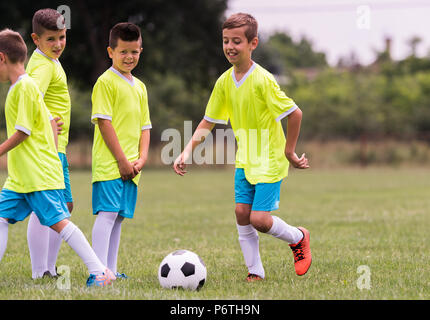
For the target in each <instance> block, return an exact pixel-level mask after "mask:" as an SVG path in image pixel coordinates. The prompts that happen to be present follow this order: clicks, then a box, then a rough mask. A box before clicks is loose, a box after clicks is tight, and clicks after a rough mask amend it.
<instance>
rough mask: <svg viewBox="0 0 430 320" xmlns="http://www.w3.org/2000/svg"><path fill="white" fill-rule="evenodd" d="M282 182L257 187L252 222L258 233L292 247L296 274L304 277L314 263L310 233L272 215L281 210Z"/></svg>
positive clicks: (262, 184)
mask: <svg viewBox="0 0 430 320" xmlns="http://www.w3.org/2000/svg"><path fill="white" fill-rule="evenodd" d="M281 182H282V180H281V181H278V182H276V183H261V184H257V185H256V187H255V197H254V202H253V205H252V211H251V217H250V221H251V224H252V225H253V226H254V227H255V228H256V229H257V230H258V231H260V232H264V233H268V234H270V235H272V236H274V237H275V238H278V239H281V240H283V241H285V242H287V243H288V244H289V245H290V247H291V250H292V251H293V255H294V267H295V269H296V273H297V275H303V274H305V273H306V272H307V270H308V269H309V267H310V264H311V261H312V256H311V251H310V247H309V232H308V231H307V230H306V229H304V228H302V227H294V226H290V225H289V224H287V223H286V222H285V221H283V220H282V219H281V218H279V217H277V216H272V215H271V214H270V213H271V212H272V211H273V210H277V209H278V208H279V198H280V191H281Z"/></svg>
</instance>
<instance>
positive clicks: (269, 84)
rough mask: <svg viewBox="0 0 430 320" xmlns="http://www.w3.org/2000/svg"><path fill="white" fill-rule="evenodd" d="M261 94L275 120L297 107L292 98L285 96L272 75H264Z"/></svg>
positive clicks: (280, 118)
mask: <svg viewBox="0 0 430 320" xmlns="http://www.w3.org/2000/svg"><path fill="white" fill-rule="evenodd" d="M262 95H263V97H264V99H265V101H266V105H267V107H268V108H269V111H270V112H271V113H272V115H273V117H274V118H275V119H276V121H280V120H282V119H283V118H285V117H286V116H288V115H289V114H290V113H292V112H293V111H294V110H296V109H297V108H298V107H297V105H296V104H295V102H294V101H293V99H291V98H289V97H287V95H286V94H285V93H284V91H282V90H281V88H280V87H279V85H278V83H277V82H276V80H275V78H274V77H273V76H272V75H269V76H266V77H265V81H264V83H263V89H262Z"/></svg>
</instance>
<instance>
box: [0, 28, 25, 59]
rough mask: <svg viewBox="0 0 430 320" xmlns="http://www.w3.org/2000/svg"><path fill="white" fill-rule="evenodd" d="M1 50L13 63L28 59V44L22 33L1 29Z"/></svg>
mask: <svg viewBox="0 0 430 320" xmlns="http://www.w3.org/2000/svg"><path fill="white" fill-rule="evenodd" d="M0 52H3V53H4V54H5V55H6V56H7V58H8V59H9V61H10V62H11V63H13V64H15V63H24V62H25V60H26V59H27V46H26V45H25V42H24V40H23V39H22V37H21V35H20V34H19V33H18V32H16V31H13V30H10V29H3V30H2V31H0Z"/></svg>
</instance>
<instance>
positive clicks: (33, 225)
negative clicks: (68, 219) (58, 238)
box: [27, 212, 56, 279]
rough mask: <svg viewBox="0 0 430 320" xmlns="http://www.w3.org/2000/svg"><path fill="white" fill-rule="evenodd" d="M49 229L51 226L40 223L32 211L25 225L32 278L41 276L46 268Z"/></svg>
mask: <svg viewBox="0 0 430 320" xmlns="http://www.w3.org/2000/svg"><path fill="white" fill-rule="evenodd" d="M50 229H51V228H49V227H47V226H44V225H41V224H40V221H39V218H38V217H37V215H36V214H35V213H34V212H32V213H31V214H30V218H29V219H28V226H27V243H28V250H29V251H30V259H31V270H32V278H33V279H37V278H42V277H43V274H44V273H45V271H46V270H48V266H47V261H48V246H49V230H50ZM52 231H53V230H52ZM53 232H55V231H53ZM55 233H56V232H55Z"/></svg>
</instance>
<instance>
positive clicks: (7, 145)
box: [0, 130, 28, 156]
mask: <svg viewBox="0 0 430 320" xmlns="http://www.w3.org/2000/svg"><path fill="white" fill-rule="evenodd" d="M27 138H28V135H27V134H26V133H24V132H22V131H20V130H17V131H16V132H15V133H14V134H13V135H12V136H11V137H10V138H9V139H7V140H6V141H5V142H3V143H2V144H0V156H2V155H4V154H5V153H7V152H9V151H10V150H12V149H13V148H15V147H16V146H17V145H19V144H20V143H21V142H23V141H24V140H25V139H27Z"/></svg>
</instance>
